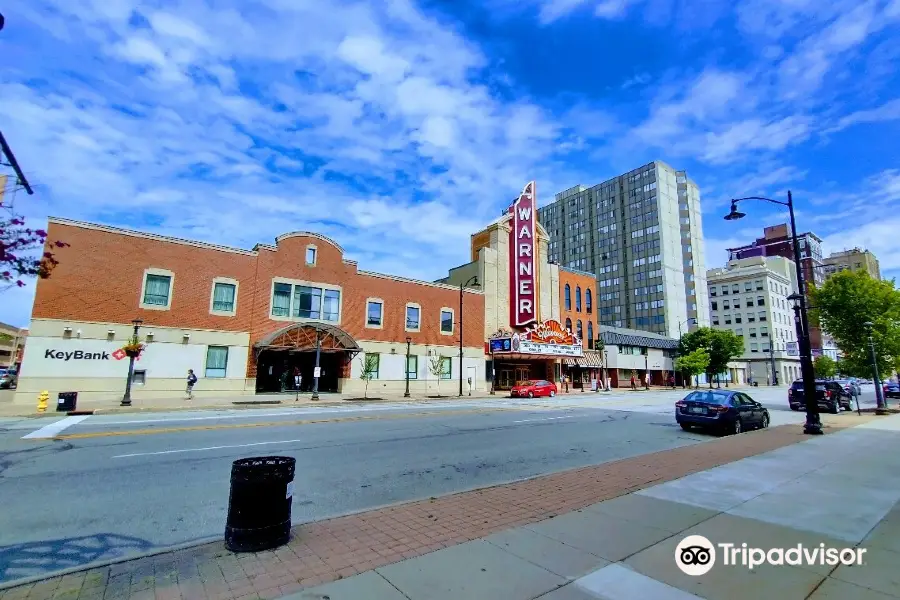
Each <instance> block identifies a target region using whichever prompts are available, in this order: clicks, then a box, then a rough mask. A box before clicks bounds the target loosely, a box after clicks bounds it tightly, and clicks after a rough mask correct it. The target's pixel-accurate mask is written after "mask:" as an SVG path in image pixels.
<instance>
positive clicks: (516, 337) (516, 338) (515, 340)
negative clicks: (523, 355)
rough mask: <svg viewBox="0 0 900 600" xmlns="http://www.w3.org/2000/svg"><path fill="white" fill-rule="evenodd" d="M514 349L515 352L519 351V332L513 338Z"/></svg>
mask: <svg viewBox="0 0 900 600" xmlns="http://www.w3.org/2000/svg"><path fill="white" fill-rule="evenodd" d="M512 350H513V352H518V351H519V334H518V333H517V334H516V335H514V336H513V338H512Z"/></svg>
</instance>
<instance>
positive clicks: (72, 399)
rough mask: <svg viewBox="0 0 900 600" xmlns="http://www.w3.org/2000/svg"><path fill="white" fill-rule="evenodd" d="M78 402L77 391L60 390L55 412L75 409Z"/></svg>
mask: <svg viewBox="0 0 900 600" xmlns="http://www.w3.org/2000/svg"><path fill="white" fill-rule="evenodd" d="M77 404H78V392H60V393H59V395H58V396H57V400H56V412H69V411H71V410H75V406H76V405H77Z"/></svg>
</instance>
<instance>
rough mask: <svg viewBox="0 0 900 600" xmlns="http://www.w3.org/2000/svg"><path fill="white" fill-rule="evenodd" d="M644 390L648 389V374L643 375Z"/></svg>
mask: <svg viewBox="0 0 900 600" xmlns="http://www.w3.org/2000/svg"><path fill="white" fill-rule="evenodd" d="M644 389H648V390H649V389H650V373H649V372H648V373H645V374H644Z"/></svg>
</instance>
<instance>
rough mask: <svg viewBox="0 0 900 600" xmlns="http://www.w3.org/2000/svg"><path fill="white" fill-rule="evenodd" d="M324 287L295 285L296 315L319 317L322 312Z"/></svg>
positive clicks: (307, 317)
mask: <svg viewBox="0 0 900 600" xmlns="http://www.w3.org/2000/svg"><path fill="white" fill-rule="evenodd" d="M321 306H322V288H314V287H309V286H305V285H296V286H294V316H295V317H300V318H301V319H318V318H319V315H320V314H321V312H320V311H321Z"/></svg>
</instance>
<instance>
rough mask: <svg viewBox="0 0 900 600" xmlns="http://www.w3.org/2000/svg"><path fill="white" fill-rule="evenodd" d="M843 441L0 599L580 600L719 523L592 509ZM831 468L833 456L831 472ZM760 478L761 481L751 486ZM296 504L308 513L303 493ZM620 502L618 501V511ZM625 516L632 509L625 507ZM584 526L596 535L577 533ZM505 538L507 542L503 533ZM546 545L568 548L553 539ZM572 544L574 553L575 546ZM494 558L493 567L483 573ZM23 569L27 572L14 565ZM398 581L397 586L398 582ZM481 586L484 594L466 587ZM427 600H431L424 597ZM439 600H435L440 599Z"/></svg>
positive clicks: (304, 534)
mask: <svg viewBox="0 0 900 600" xmlns="http://www.w3.org/2000/svg"><path fill="white" fill-rule="evenodd" d="M872 419H874V417H862V418H861V419H860V418H856V417H855V418H853V419H850V418H842V419H840V420H838V421H836V422H835V423H836V424H835V425H832V426H830V427H829V428H828V431H829V432H834V431H839V430H840V424H841V423H845V424H851V423H853V424H855V423H860V422H864V421H871V420H872ZM879 433H880V432H879ZM838 435H841V434H835V433H830V434H829V435H826V436H824V437H823V438H820V440H818V441H817V440H809V441H807V440H808V438H805V437H804V436H803V435H802V434H801V433H800V429H799V428H798V427H797V426H785V427H773V428H770V429H767V430H764V431H757V432H751V433H747V434H743V435H740V436H732V437H727V438H721V439H712V440H711V441H709V442H707V443H702V444H695V445H690V446H684V447H680V448H677V449H674V450H667V451H663V452H657V453H653V454H646V455H642V456H637V457H633V458H629V459H624V460H619V461H615V462H609V463H605V464H600V465H596V466H592V467H586V468H581V469H576V470H571V471H566V472H562V473H556V474H552V475H546V476H542V477H537V478H534V479H530V480H527V481H520V482H516V483H510V484H506V485H500V486H496V487H492V488H485V489H480V490H474V491H471V492H464V493H459V494H454V495H450V496H445V497H441V498H432V499H426V500H422V501H418V502H412V503H408V504H402V505H397V506H393V507H388V508H383V509H378V510H373V511H369V512H364V513H360V514H356V515H350V516H345V517H340V518H335V519H331V520H327V521H321V522H316V523H310V524H305V525H300V526H298V527H295V528H294V532H293V538H292V540H291V542H290V543H289V544H288V545H286V546H283V547H281V548H279V549H277V550H274V551H268V552H261V553H258V554H240V555H235V554H232V553H230V552H228V551H227V550H225V548H224V545H223V544H222V542H215V543H207V544H202V545H199V546H195V547H192V548H186V549H182V550H178V551H173V552H164V553H158V554H155V555H152V556H146V557H142V558H135V559H124V557H123V560H122V561H121V562H119V563H118V564H113V565H108V564H106V565H97V566H95V567H93V568H88V569H79V570H76V569H72V570H71V572H68V573H67V574H65V575H60V576H55V577H50V578H47V579H44V580H40V581H29V582H22V585H18V586H16V587H11V588H8V589H6V590H4V591H2V592H0V600H23V599H25V598H28V599H31V600H48V599H50V598H53V599H60V600H76V599H77V600H99V599H101V598H103V599H105V600H106V599H108V600H112V599H117V598H122V599H126V598H127V599H131V598H134V599H136V600H150V599H154V600H176V599H179V598H183V599H193V598H197V599H203V600H237V599H244V598H246V599H248V600H249V599H252V598H279V597H282V596H285V595H288V594H291V593H294V592H297V591H300V590H304V589H306V588H314V586H317V585H321V584H325V583H327V582H336V581H337V580H340V581H337V582H336V583H335V584H334V585H336V586H351V588H350V592H349V593H350V594H351V595H350V596H349V597H360V598H366V599H368V598H377V597H378V596H376V595H375V593H376V589H377V588H375V587H373V588H371V591H366V592H364V593H362V594H361V595H359V596H353V594H354V593H356V592H354V591H353V590H354V589H356V588H353V587H352V586H355V585H358V583H357V582H359V581H361V580H362V583H363V584H365V583H366V581H365V580H369V581H372V582H380V584H381V585H382V587H383V588H384V586H385V585H386V586H389V587H390V589H393V590H394V591H396V589H397V588H398V587H399V588H400V589H403V590H404V593H405V596H399V597H401V598H402V597H410V598H419V597H423V598H510V599H512V600H515V599H517V598H526V597H533V596H537V595H540V594H544V593H546V592H550V591H553V590H556V588H559V587H561V586H564V587H563V590H564V591H560V592H557V593H559V594H565V593H570V590H575V589H576V588H575V587H572V585H568V586H566V585H565V584H566V583H568V582H570V581H572V580H574V579H576V578H578V577H580V576H582V575H585V574H587V573H589V572H591V571H592V570H595V569H597V568H598V567H603V566H607V562H609V561H617V560H620V559H623V558H628V559H629V560H630V559H631V558H633V557H632V555H633V554H635V553H636V552H639V551H643V550H644V549H645V548H647V547H648V546H651V545H653V544H655V543H658V542H664V541H666V540H668V539H669V538H671V537H672V536H673V533H674V531H673V529H676V528H677V526H680V527H681V529H683V528H684V527H689V526H691V525H693V524H694V523H697V522H700V521H702V520H703V519H702V518H701V517H707V516H709V515H710V514H715V513H716V512H722V510H721V509H719V510H718V511H716V510H714V509H708V508H707V509H705V510H706V511H708V512H704V508H703V507H689V508H688V509H687V513H688V514H689V515H695V516H692V517H690V518H687V517H684V516H679V517H678V518H680V519H682V521H680V522H677V523H676V525H673V524H670V523H668V522H667V521H665V520H663V521H659V519H660V518H662V517H663V516H664V515H665V514H666V513H664V512H661V511H660V512H659V514H657V511H656V510H649V512H648V505H647V504H646V503H647V502H650V503H654V502H655V503H659V502H664V501H667V502H672V500H663V499H659V498H654V497H653V496H652V495H649V496H647V497H646V498H645V499H644V500H643V501H644V502H645V505H644V507H643V508H642V509H641V510H640V512H641V513H645V512H646V513H647V514H646V515H643V516H642V520H641V521H640V522H639V521H635V520H634V519H635V516H634V514H633V513H630V516H631V519H628V518H624V519H623V518H622V517H623V515H621V514H619V515H615V514H613V515H611V516H610V517H609V518H605V517H604V518H602V519H601V518H600V517H597V516H596V515H598V514H601V515H602V514H605V512H604V510H605V511H606V512H609V511H613V510H616V509H615V507H614V505H613V504H609V505H607V506H613V508H608V509H604V510H600V508H599V507H597V506H594V505H596V504H597V503H598V502H603V501H605V500H612V499H614V498H618V497H620V496H624V495H626V494H630V493H632V492H636V491H638V490H643V489H645V488H650V487H651V486H658V484H660V483H663V482H667V481H672V482H674V483H673V485H674V484H677V482H676V481H675V480H677V479H678V478H681V477H685V476H688V475H690V474H698V475H697V476H703V473H702V472H704V471H706V470H709V469H714V468H715V467H720V466H722V465H728V464H729V463H733V462H735V461H740V460H741V459H744V458H746V457H752V456H757V455H761V454H764V453H767V452H771V451H773V450H777V449H779V448H785V447H790V446H792V445H795V444H800V446H801V447H804V446H806V444H809V443H820V444H821V443H825V442H828V441H829V440H830V439H831V438H833V437H836V436H838ZM801 442H804V443H801ZM831 458H833V455H832V454H830V453H829V454H828V455H827V456H826V459H827V460H831ZM756 479H757V480H759V479H760V478H759V477H758V474H757V477H756ZM707 487H708V486H707ZM653 489H659V488H653ZM700 489H701V490H702V491H701V492H700V493H701V494H710V495H714V491H706V490H707V488H700ZM296 494H297V496H298V497H299V499H301V500H302V487H298V489H297V492H296ZM711 497H712V496H711ZM623 502H624V501H622V500H619V503H620V504H621V503H623ZM624 504H625V505H630V504H631V501H627V502H624ZM879 506H880V505H879ZM588 507H591V508H590V509H589V508H588ZM620 508H621V507H620ZM626 508H627V506H626ZM573 511H582V512H573ZM567 513H571V514H567ZM679 514H682V513H679ZM563 515H565V516H563ZM624 516H626V517H627V516H628V515H624ZM850 516H851V518H854V517H853V515H850ZM586 517H590V519H589V521H591V520H592V521H594V522H595V523H596V524H595V525H594V526H591V525H590V524H589V523H586V522H581V519H585V518H586ZM694 519H696V520H694ZM557 524H558V525H559V526H560V527H563V528H564V529H563V530H562V532H555V531H552V529H553V527H555V526H556V525H557ZM682 525H683V526H682ZM223 527H224V523H223ZM592 527H593V529H592ZM510 528H513V531H507V530H509V529H510ZM515 528H519V529H515ZM550 534H553V535H556V536H557V537H561V536H563V535H570V536H572V537H571V538H566V539H562V540H559V539H556V538H554V537H553V535H550ZM585 534H588V535H585ZM490 536H494V537H490ZM504 536H506V537H505V538H504ZM579 537H580V538H581V539H582V541H581V542H578V541H577V539H578V538H579ZM482 538H488V539H482ZM504 539H505V540H506V541H503V540H504ZM591 540H596V541H595V542H591ZM88 542H89V541H85V542H84V543H88ZM507 542H508V544H507ZM73 544H74V542H73ZM463 544H468V545H466V546H463V547H462V550H460V549H454V548H455V547H458V546H460V545H463ZM543 544H549V547H544V546H543ZM590 544H594V545H590ZM469 548H472V550H469ZM529 548H530V549H529ZM66 551H68V552H72V553H75V555H78V554H79V553H90V548H89V547H87V546H85V547H81V546H78V545H72V547H71V548H68V549H67V550H66ZM548 552H549V553H550V554H552V555H553V556H551V557H550V558H548V559H547V560H551V559H552V560H555V561H556V563H546V564H543V565H542V564H541V563H542V561H543V560H544V559H541V558H540V557H541V556H544V555H545V554H546V553H548ZM532 553H534V554H533V555H532ZM521 555H525V556H524V558H523V557H522V556H521ZM454 557H456V558H454ZM491 557H494V558H496V559H497V561H500V562H490V561H491V560H492V559H491ZM57 558H58V557H57ZM406 559H412V560H411V561H409V562H407V561H406ZM17 560H23V561H26V562H27V564H26V563H25V562H23V563H22V565H21V566H20V565H19V564H18V563H17ZM42 560H48V559H47V558H46V557H44V556H43V555H42V554H41V549H40V548H36V549H35V551H34V552H32V553H30V554H28V555H27V556H25V555H21V554H17V553H15V552H11V549H6V558H5V559H4V560H3V561H0V565H2V567H3V569H4V575H5V576H6V577H15V576H16V572H17V569H20V570H25V568H26V567H33V566H34V565H35V564H37V565H40V564H41V561H42ZM417 561H419V562H417ZM454 561H456V562H454ZM503 561H505V562H503ZM535 563H538V564H535ZM554 564H556V565H558V566H553V565H554ZM498 565H499V566H498ZM520 567H521V568H522V569H524V571H523V573H522V576H521V577H517V576H514V575H513V574H514V573H516V572H517V569H519V568H520ZM498 568H499V569H500V572H498ZM622 568H624V567H622ZM410 570H411V571H410ZM394 572H396V573H399V574H395V575H393V576H392V575H391V573H394ZM410 572H412V573H418V575H415V576H414V577H413V576H410V577H412V578H411V579H408V580H406V579H403V577H406V575H403V573H410ZM357 575H359V579H357V578H356V576H357ZM386 577H387V578H388V579H390V580H391V582H392V583H391V584H389V583H387V582H388V579H385V578H386ZM391 577H394V578H395V579H396V581H394V579H391ZM660 577H661V576H660ZM416 578H418V579H416ZM479 582H481V583H479ZM529 582H531V583H529ZM372 585H373V586H375V585H379V584H376V583H372ZM476 585H477V586H481V587H476V588H473V587H472V586H476ZM417 586H418V587H417ZM329 589H330V588H329ZM384 589H385V590H388V588H384ZM422 590H426V592H425V595H424V596H422V595H421V593H422ZM441 590H443V592H441V594H442V595H441V594H438V592H440V591H441ZM485 590H487V591H485ZM490 590H495V591H497V590H499V591H497V593H494V592H490ZM388 591H390V590H388ZM482 592H484V593H482ZM315 593H320V590H316V591H315ZM346 593H347V592H341V589H340V588H337V589H336V591H335V592H334V594H335V595H334V596H332V598H335V599H336V598H338V597H348V596H347V595H346ZM336 594H344V595H343V596H337V595H336ZM435 594H438V595H435ZM529 594H531V595H530V596H529ZM326 595H331V594H330V593H327V592H326ZM307 597H316V596H309V595H308V594H307ZM386 597H388V598H390V597H391V596H386ZM560 597H563V598H564V597H565V596H560Z"/></svg>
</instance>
